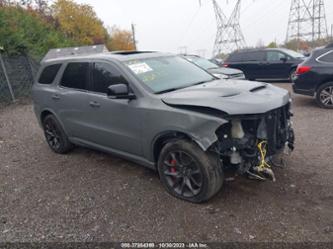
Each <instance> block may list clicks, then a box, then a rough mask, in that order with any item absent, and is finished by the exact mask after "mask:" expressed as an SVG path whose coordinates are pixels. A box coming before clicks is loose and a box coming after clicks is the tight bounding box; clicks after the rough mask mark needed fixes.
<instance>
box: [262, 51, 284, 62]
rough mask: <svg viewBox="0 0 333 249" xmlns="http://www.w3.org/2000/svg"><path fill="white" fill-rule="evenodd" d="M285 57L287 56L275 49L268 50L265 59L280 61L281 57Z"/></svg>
mask: <svg viewBox="0 0 333 249" xmlns="http://www.w3.org/2000/svg"><path fill="white" fill-rule="evenodd" d="M283 58H285V59H287V56H286V55H285V54H283V53H280V52H277V51H268V52H267V61H275V62H276V61H281V59H283Z"/></svg>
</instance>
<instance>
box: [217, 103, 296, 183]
mask: <svg viewBox="0 0 333 249" xmlns="http://www.w3.org/2000/svg"><path fill="white" fill-rule="evenodd" d="M291 117H292V112H291V110H290V103H288V104H286V105H284V106H282V107H280V108H277V109H274V110H271V111H269V112H267V113H265V114H254V115H238V116H226V117H224V118H225V119H227V120H228V121H229V122H228V123H226V124H224V125H222V126H221V127H220V128H219V129H218V130H217V131H216V134H217V137H218V142H217V143H216V144H215V148H214V150H215V151H216V152H217V153H218V154H219V155H220V158H221V161H222V165H223V167H227V168H233V169H237V171H238V173H239V174H243V175H247V176H249V177H250V178H254V179H258V180H266V179H271V180H273V181H275V176H274V173H273V170H272V169H271V165H274V163H273V157H274V156H275V155H279V154H281V153H283V151H286V150H287V151H292V150H293V149H294V131H293V128H292V122H291Z"/></svg>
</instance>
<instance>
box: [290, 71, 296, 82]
mask: <svg viewBox="0 0 333 249" xmlns="http://www.w3.org/2000/svg"><path fill="white" fill-rule="evenodd" d="M295 74H296V68H293V69H291V70H290V73H289V81H290V82H291V83H292V82H293V78H294V77H295Z"/></svg>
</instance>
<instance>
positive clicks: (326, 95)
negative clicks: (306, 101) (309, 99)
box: [316, 83, 333, 109]
mask: <svg viewBox="0 0 333 249" xmlns="http://www.w3.org/2000/svg"><path fill="white" fill-rule="evenodd" d="M316 99H317V103H318V104H319V106H321V107H322V108H328V109H333V83H327V84H324V85H323V86H321V87H319V89H318V91H317V96H316Z"/></svg>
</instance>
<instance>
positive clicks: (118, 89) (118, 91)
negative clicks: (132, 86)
mask: <svg viewBox="0 0 333 249" xmlns="http://www.w3.org/2000/svg"><path fill="white" fill-rule="evenodd" d="M108 97H109V98H110V99H135V95H134V94H133V93H131V92H130V91H129V88H128V85H126V84H123V83H120V84H115V85H111V86H109V87H108Z"/></svg>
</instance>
